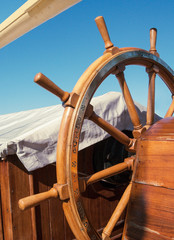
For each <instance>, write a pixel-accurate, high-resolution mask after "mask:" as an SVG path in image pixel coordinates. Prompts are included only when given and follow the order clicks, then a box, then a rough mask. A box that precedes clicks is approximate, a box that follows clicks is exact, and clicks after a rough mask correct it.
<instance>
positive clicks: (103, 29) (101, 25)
mask: <svg viewBox="0 0 174 240" xmlns="http://www.w3.org/2000/svg"><path fill="white" fill-rule="evenodd" d="M95 22H96V24H97V27H98V29H99V32H100V34H101V36H102V38H103V41H104V43H105V48H106V49H108V48H111V47H113V43H112V42H111V40H110V37H109V33H108V30H107V27H106V24H105V20H104V18H103V17H102V16H99V17H97V18H96V19H95Z"/></svg>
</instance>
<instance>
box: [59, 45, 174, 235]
mask: <svg viewBox="0 0 174 240" xmlns="http://www.w3.org/2000/svg"><path fill="white" fill-rule="evenodd" d="M120 64H121V65H122V64H124V65H125V66H127V65H142V66H144V67H146V68H150V67H152V66H154V65H155V66H157V67H158V69H159V72H158V75H159V76H160V77H161V79H162V80H163V81H164V83H165V84H166V85H167V87H168V88H169V89H170V91H171V93H172V94H173V92H174V85H173V75H174V73H173V70H172V69H171V68H170V67H169V66H168V65H167V64H166V63H165V62H164V61H162V60H161V59H160V58H158V57H157V56H155V55H153V54H151V53H148V52H146V51H144V50H133V51H130V50H129V51H125V52H121V53H118V54H115V55H114V56H111V55H110V54H108V56H107V57H106V56H104V60H103V59H101V62H100V64H99V65H98V66H97V67H94V69H93V71H92V73H91V74H90V76H91V77H89V76H88V74H86V73H85V74H86V75H85V76H87V77H83V80H81V79H80V80H79V81H80V84H79V83H78V82H77V84H76V86H75V87H74V89H73V92H75V93H76V94H78V95H79V93H80V95H79V99H78V102H77V104H76V107H75V109H74V110H71V114H69V113H68V110H67V111H65V113H64V119H67V115H68V114H69V115H68V118H69V119H71V120H70V121H69V122H68V124H67V126H66V127H65V125H64V128H66V129H68V134H67V139H66V143H65V145H66V146H67V147H66V150H65V152H64V154H65V156H66V159H64V160H65V161H66V176H65V178H66V180H65V182H66V183H67V184H68V186H69V194H70V200H69V202H68V203H66V205H68V211H66V209H65V210H64V211H65V214H66V216H67V219H69V221H68V222H69V224H70V226H71V225H72V223H71V221H72V219H73V221H75V222H76V223H75V225H76V226H75V227H74V226H71V227H72V230H73V232H74V234H75V236H76V238H77V239H82V238H81V237H79V236H80V233H81V234H82V236H83V239H101V236H99V235H98V233H96V231H95V230H94V229H93V227H92V226H91V224H90V222H89V220H88V217H87V214H86V213H85V209H84V207H83V202H82V199H81V194H80V187H79V182H78V144H79V137H80V131H81V127H82V124H83V120H84V117H85V112H86V109H87V106H88V104H89V102H90V100H91V98H92V96H93V95H94V93H95V91H96V89H97V88H98V86H99V85H100V84H101V82H103V81H104V80H105V78H106V77H107V76H108V75H109V74H111V73H113V72H114V71H115V69H116V67H117V66H119V65H120ZM93 65H95V63H94V64H93ZM89 71H90V72H91V67H90V68H89ZM87 72H88V70H87ZM67 108H69V107H67ZM60 131H61V130H60ZM60 135H61V133H60ZM61 147H62V142H61V139H60V138H59V140H58V151H57V152H58V155H57V166H58V167H57V177H58V179H59V181H60V182H62V181H61V179H60V176H61V174H60V171H61V172H62V169H60V166H61V164H60V162H61V161H62V160H61V156H60V154H59V153H60V152H59V150H60V148H61ZM64 160H63V161H64ZM59 181H58V182H59ZM129 192H130V186H129ZM70 209H71V211H70ZM74 216H75V217H74ZM73 217H74V218H73ZM77 228H78V229H77ZM105 239H107V238H105ZM108 239H109V238H108Z"/></svg>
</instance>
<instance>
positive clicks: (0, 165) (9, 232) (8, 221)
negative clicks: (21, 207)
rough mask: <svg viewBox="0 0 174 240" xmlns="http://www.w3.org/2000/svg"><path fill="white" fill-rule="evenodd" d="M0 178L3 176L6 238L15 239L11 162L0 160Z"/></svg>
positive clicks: (3, 208)
mask: <svg viewBox="0 0 174 240" xmlns="http://www.w3.org/2000/svg"><path fill="white" fill-rule="evenodd" d="M0 178H1V201H2V202H1V203H2V218H3V230H4V239H5V240H8V239H11V240H13V239H14V238H13V224H12V208H11V189H10V181H9V162H8V161H1V162H0Z"/></svg>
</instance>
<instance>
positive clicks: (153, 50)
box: [149, 28, 157, 54]
mask: <svg viewBox="0 0 174 240" xmlns="http://www.w3.org/2000/svg"><path fill="white" fill-rule="evenodd" d="M156 38H157V29H156V28H151V29H150V50H149V52H150V53H153V54H157V50H156Z"/></svg>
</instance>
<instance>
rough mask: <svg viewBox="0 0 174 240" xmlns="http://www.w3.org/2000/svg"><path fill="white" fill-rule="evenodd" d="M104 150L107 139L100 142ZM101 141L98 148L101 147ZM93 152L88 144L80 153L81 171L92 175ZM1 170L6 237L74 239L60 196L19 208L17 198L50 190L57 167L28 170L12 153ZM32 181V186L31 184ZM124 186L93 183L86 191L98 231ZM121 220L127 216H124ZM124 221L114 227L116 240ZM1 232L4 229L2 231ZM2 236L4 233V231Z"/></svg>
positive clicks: (86, 201)
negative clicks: (36, 204) (108, 186)
mask: <svg viewBox="0 0 174 240" xmlns="http://www.w3.org/2000/svg"><path fill="white" fill-rule="evenodd" d="M100 144H101V149H102V147H103V144H104V142H102V143H100ZM100 144H99V146H98V147H99V148H100ZM93 151H94V148H93V146H92V147H89V148H87V149H85V150H83V151H81V152H79V171H80V172H82V173H83V172H85V173H86V174H92V173H93V172H94V170H93V161H92V158H93ZM0 173H1V177H0V180H1V196H2V199H1V204H2V220H3V229H2V230H3V231H4V236H3V238H0V239H4V240H9V239H10V240H16V239H18V240H23V239H25V240H27V239H29V240H31V239H32V240H36V239H38V240H42V239H43V240H56V239H58V240H72V239H75V237H74V235H73V233H72V231H71V229H70V228H69V225H68V223H67V221H66V219H65V216H64V213H63V210H62V202H61V201H60V200H59V199H51V200H49V201H46V202H42V203H41V204H40V205H39V206H37V207H35V208H34V211H33V210H26V211H24V212H22V211H21V210H19V208H18V200H19V199H20V198H23V197H25V196H28V195H29V194H30V193H32V191H33V192H34V193H38V192H44V191H47V190H49V189H50V188H51V187H52V186H53V184H54V183H56V167H55V165H49V166H46V167H44V168H42V169H38V170H36V171H34V172H32V173H28V172H27V171H26V170H25V169H24V167H23V166H22V164H21V163H20V161H19V159H18V158H17V156H16V155H14V156H9V157H8V159H7V161H4V162H2V161H0ZM32 182H33V186H32ZM122 192H123V189H119V188H118V189H116V191H115V192H114V191H111V189H108V188H106V187H105V186H104V185H102V184H101V183H97V184H94V185H93V186H90V187H89V188H88V190H87V191H86V192H85V193H84V194H83V196H82V198H83V202H84V205H85V209H86V212H87V215H88V217H89V219H90V221H91V222H92V224H93V225H94V227H95V228H96V229H98V231H99V232H101V230H102V228H103V227H105V225H106V223H107V221H108V220H109V218H110V216H111V214H112V212H113V210H114V209H115V207H116V205H117V202H118V200H119V198H120V196H121V193H122ZM121 219H124V215H123V217H122V218H121ZM123 222H124V221H121V222H120V223H119V226H117V227H116V228H115V231H114V235H117V237H114V239H121V235H120V234H121V233H122V229H123ZM3 231H2V232H3ZM1 235H2V234H1Z"/></svg>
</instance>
